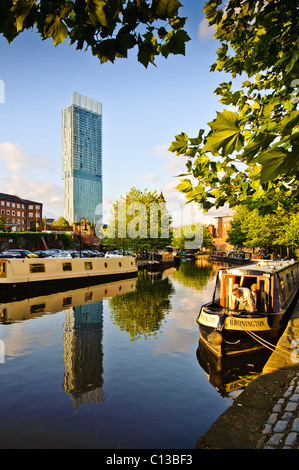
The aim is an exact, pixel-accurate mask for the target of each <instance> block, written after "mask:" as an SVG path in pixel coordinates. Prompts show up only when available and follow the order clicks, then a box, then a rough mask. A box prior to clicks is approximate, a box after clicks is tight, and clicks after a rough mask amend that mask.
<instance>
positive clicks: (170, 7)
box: [152, 0, 182, 20]
mask: <svg viewBox="0 0 299 470" xmlns="http://www.w3.org/2000/svg"><path fill="white" fill-rule="evenodd" d="M181 6H182V5H181V3H180V2H179V1H178V0H153V2H152V10H153V11H154V14H155V15H157V16H158V17H159V18H161V19H163V20H166V19H167V18H174V17H175V16H176V15H177V13H178V9H179V8H180V7H181Z"/></svg>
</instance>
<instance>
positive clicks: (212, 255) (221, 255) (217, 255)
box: [210, 250, 227, 261]
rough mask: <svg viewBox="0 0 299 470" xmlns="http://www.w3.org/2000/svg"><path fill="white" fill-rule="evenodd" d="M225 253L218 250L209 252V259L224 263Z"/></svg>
mask: <svg viewBox="0 0 299 470" xmlns="http://www.w3.org/2000/svg"><path fill="white" fill-rule="evenodd" d="M226 256H227V254H226V251H220V250H217V251H211V253H210V258H211V259H215V260H217V261H226Z"/></svg>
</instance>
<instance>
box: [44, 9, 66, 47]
mask: <svg viewBox="0 0 299 470" xmlns="http://www.w3.org/2000/svg"><path fill="white" fill-rule="evenodd" d="M44 35H45V37H49V38H50V37H52V38H53V41H54V45H55V46H57V45H58V44H60V43H61V42H63V41H64V40H65V38H66V37H67V35H68V29H67V27H66V25H65V24H64V22H63V21H62V20H61V18H60V17H59V16H54V15H48V17H47V22H46V25H45V28H44Z"/></svg>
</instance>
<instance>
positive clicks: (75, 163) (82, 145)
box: [62, 92, 103, 224]
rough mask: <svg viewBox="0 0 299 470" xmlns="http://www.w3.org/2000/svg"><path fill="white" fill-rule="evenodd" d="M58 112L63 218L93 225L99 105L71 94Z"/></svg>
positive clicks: (98, 195)
mask: <svg viewBox="0 0 299 470" xmlns="http://www.w3.org/2000/svg"><path fill="white" fill-rule="evenodd" d="M72 98H73V99H72V104H71V105H70V106H67V107H66V108H64V109H63V110H62V166H63V168H62V173H63V179H64V217H65V219H66V220H67V221H68V222H69V223H73V222H79V220H80V219H81V218H85V219H88V221H89V222H91V223H94V224H95V223H96V222H97V221H98V220H99V219H100V214H99V213H98V212H97V213H96V208H97V206H98V205H99V204H101V203H102V187H103V183H102V104H101V103H99V102H98V101H95V100H93V99H91V98H88V97H86V96H84V95H80V94H79V93H76V92H73V97H72Z"/></svg>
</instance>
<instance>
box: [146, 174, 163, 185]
mask: <svg viewBox="0 0 299 470" xmlns="http://www.w3.org/2000/svg"><path fill="white" fill-rule="evenodd" d="M143 179H145V180H146V181H149V182H150V183H158V182H159V181H161V178H160V177H159V176H157V175H155V174H154V173H149V174H148V175H145V176H144V177H143Z"/></svg>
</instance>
